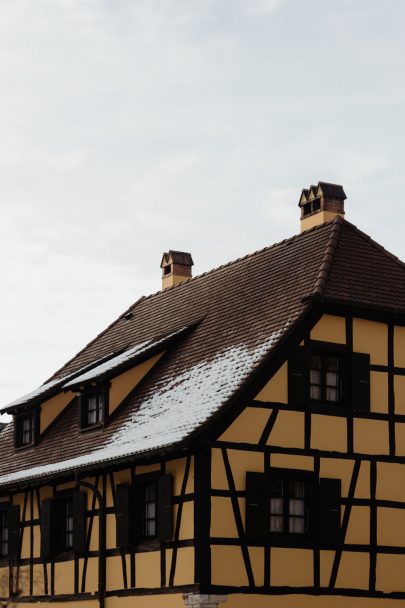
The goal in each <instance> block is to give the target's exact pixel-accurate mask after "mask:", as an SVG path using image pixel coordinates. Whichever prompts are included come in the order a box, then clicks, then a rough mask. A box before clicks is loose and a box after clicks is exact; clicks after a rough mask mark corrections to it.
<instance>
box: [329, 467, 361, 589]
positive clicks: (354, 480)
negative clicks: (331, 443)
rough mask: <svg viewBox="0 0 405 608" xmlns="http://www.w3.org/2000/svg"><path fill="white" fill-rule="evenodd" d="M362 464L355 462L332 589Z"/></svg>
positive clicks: (334, 567) (332, 574)
mask: <svg viewBox="0 0 405 608" xmlns="http://www.w3.org/2000/svg"><path fill="white" fill-rule="evenodd" d="M360 464H361V461H360V460H355V461H354V465H353V473H352V478H351V480H350V486H349V492H348V495H347V503H346V506H345V510H344V514H343V520H342V525H341V528H340V546H339V547H338V549H337V550H336V552H335V558H334V560H333V566H332V571H331V575H330V580H329V587H330V588H331V589H333V588H334V587H335V586H336V579H337V575H338V571H339V566H340V560H341V558H342V547H343V545H344V542H345V538H346V532H347V528H348V525H349V520H350V514H351V511H352V504H353V498H354V494H355V491H356V485H357V479H358V477H359V472H360Z"/></svg>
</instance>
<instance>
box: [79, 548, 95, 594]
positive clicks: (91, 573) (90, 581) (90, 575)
mask: <svg viewBox="0 0 405 608" xmlns="http://www.w3.org/2000/svg"><path fill="white" fill-rule="evenodd" d="M83 566H84V559H80V560H79V575H80V584H81V582H82V579H83ZM97 589H98V559H97V558H96V557H89V559H88V560H87V567H86V581H85V591H86V592H91V593H95V592H96V591H97Z"/></svg>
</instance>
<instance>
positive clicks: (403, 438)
mask: <svg viewBox="0 0 405 608" xmlns="http://www.w3.org/2000/svg"><path fill="white" fill-rule="evenodd" d="M395 452H396V455H397V456H405V423H404V422H397V423H396V424H395Z"/></svg>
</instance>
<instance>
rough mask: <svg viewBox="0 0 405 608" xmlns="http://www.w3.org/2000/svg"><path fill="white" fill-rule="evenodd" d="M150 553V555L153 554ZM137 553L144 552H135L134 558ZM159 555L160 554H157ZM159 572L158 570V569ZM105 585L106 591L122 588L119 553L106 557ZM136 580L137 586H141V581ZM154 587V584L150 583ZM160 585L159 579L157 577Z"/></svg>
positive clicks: (122, 578) (122, 580) (122, 577)
mask: <svg viewBox="0 0 405 608" xmlns="http://www.w3.org/2000/svg"><path fill="white" fill-rule="evenodd" d="M154 554H155V553H152V554H151V555H154ZM138 555H145V554H144V553H137V554H136V557H135V559H136V558H137V556H138ZM159 555H160V554H159ZM158 572H159V574H160V570H158ZM106 575H107V576H106V587H107V591H112V590H114V589H123V588H124V576H123V571H122V560H121V556H120V555H114V556H113V557H107V565H106ZM136 582H137V587H143V586H144V585H143V584H142V582H141V581H139V582H138V580H137V581H136ZM151 586H152V587H155V586H156V585H151ZM159 586H160V579H159Z"/></svg>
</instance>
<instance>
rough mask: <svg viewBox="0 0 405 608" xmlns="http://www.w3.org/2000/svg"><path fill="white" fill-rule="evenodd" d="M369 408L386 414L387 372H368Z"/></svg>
mask: <svg viewBox="0 0 405 608" xmlns="http://www.w3.org/2000/svg"><path fill="white" fill-rule="evenodd" d="M370 410H371V411H372V412H381V413H382V414H388V374H386V373H385V372H370Z"/></svg>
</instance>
